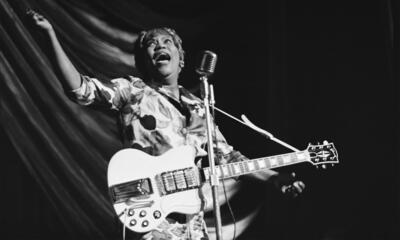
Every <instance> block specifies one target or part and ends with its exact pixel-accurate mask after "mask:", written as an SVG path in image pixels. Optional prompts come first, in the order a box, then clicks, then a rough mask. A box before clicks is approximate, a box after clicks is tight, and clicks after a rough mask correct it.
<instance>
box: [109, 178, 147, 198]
mask: <svg viewBox="0 0 400 240" xmlns="http://www.w3.org/2000/svg"><path fill="white" fill-rule="evenodd" d="M109 191H110V195H111V198H112V199H113V201H114V204H115V203H120V202H126V201H128V202H129V201H130V198H147V197H148V196H149V195H150V194H152V193H153V189H152V187H151V182H150V179H149V178H144V179H139V180H134V181H130V182H126V183H121V184H117V185H114V186H111V187H110V188H109Z"/></svg>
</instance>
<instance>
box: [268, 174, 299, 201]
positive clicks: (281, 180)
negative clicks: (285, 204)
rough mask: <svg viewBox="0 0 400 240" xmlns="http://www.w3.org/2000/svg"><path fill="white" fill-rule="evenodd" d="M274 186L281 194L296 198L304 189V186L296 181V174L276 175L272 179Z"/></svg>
mask: <svg viewBox="0 0 400 240" xmlns="http://www.w3.org/2000/svg"><path fill="white" fill-rule="evenodd" d="M273 181H274V185H275V187H277V188H278V189H279V190H280V191H281V192H282V193H283V194H285V195H288V196H291V197H297V196H298V195H299V194H301V193H302V192H303V190H304V188H305V187H306V185H305V184H304V183H303V182H302V181H300V180H296V174H295V173H291V174H282V173H281V174H278V175H276V176H275V178H274V180H273Z"/></svg>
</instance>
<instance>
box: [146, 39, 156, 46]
mask: <svg viewBox="0 0 400 240" xmlns="http://www.w3.org/2000/svg"><path fill="white" fill-rule="evenodd" d="M155 44H156V41H154V40H151V41H148V42H147V44H146V45H147V46H148V47H150V46H153V45H155Z"/></svg>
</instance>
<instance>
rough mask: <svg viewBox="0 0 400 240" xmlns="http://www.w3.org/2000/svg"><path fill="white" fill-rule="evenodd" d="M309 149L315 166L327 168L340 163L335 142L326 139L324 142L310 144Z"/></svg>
mask: <svg viewBox="0 0 400 240" xmlns="http://www.w3.org/2000/svg"><path fill="white" fill-rule="evenodd" d="M307 151H308V152H309V154H310V161H311V163H312V164H313V165H314V166H317V167H319V166H322V168H326V167H327V166H328V165H335V164H337V163H339V159H338V154H337V151H336V148H335V146H334V145H333V143H328V141H324V142H323V143H322V144H316V145H313V144H309V145H308V147H307Z"/></svg>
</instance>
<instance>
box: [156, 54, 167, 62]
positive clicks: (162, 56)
mask: <svg viewBox="0 0 400 240" xmlns="http://www.w3.org/2000/svg"><path fill="white" fill-rule="evenodd" d="M154 59H155V60H156V61H164V60H170V59H171V58H170V56H169V55H168V54H166V53H159V54H156V55H155V56H154Z"/></svg>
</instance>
